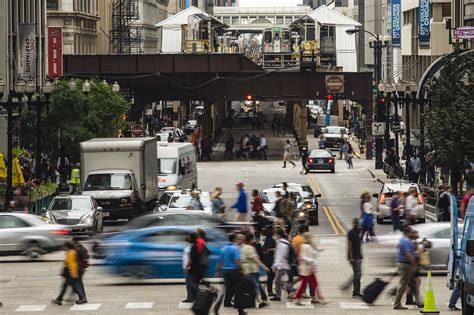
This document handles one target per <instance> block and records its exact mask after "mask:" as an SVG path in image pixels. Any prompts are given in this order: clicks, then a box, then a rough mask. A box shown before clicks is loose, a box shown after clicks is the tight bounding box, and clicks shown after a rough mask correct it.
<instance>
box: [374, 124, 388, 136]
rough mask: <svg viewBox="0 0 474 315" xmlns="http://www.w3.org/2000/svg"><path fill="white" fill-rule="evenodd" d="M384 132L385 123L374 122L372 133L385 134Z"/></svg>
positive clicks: (376, 134)
mask: <svg viewBox="0 0 474 315" xmlns="http://www.w3.org/2000/svg"><path fill="white" fill-rule="evenodd" d="M384 133H385V123H383V122H375V123H372V135H374V136H383V135H384Z"/></svg>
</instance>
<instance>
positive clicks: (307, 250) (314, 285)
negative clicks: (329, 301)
mask: <svg viewBox="0 0 474 315" xmlns="http://www.w3.org/2000/svg"><path fill="white" fill-rule="evenodd" d="M321 250H322V249H319V248H317V247H315V246H313V243H312V241H311V234H309V233H308V232H306V233H303V244H301V246H300V248H299V251H298V273H299V275H300V279H301V284H300V286H299V288H298V290H297V291H296V294H295V299H296V302H295V305H298V306H304V304H303V303H301V295H302V294H303V292H305V291H306V284H308V283H309V285H310V292H311V303H312V304H325V303H326V302H325V301H324V299H323V297H322V296H321V293H320V292H319V290H318V282H317V280H316V251H321ZM316 293H317V295H318V297H319V299H320V300H317V299H316Z"/></svg>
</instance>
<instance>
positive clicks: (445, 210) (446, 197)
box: [438, 185, 452, 222]
mask: <svg viewBox="0 0 474 315" xmlns="http://www.w3.org/2000/svg"><path fill="white" fill-rule="evenodd" d="M451 191H452V190H451V187H450V186H449V185H444V186H443V192H442V193H441V194H440V195H439V199H438V209H439V217H438V221H440V222H450V221H451V214H450V213H451Z"/></svg>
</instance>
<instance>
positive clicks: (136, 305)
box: [125, 302, 155, 310]
mask: <svg viewBox="0 0 474 315" xmlns="http://www.w3.org/2000/svg"><path fill="white" fill-rule="evenodd" d="M154 304H155V303H154V302H138V303H136V302H135V303H127V305H125V308H126V309H129V310H137V309H146V308H152V307H153V305H154Z"/></svg>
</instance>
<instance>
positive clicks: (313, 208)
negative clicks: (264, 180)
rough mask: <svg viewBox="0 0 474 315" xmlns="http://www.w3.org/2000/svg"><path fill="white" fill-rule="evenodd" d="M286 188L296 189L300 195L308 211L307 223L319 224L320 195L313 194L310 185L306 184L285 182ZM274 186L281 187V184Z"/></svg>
mask: <svg viewBox="0 0 474 315" xmlns="http://www.w3.org/2000/svg"><path fill="white" fill-rule="evenodd" d="M287 185H288V188H290V189H294V190H296V191H298V193H299V194H300V195H301V197H302V198H303V200H304V205H305V208H306V210H307V211H308V216H309V224H311V225H312V224H314V225H318V224H319V202H318V197H321V194H314V192H313V190H312V189H311V186H309V185H306V184H297V183H287ZM273 187H275V188H280V189H281V188H283V184H275V185H273Z"/></svg>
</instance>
